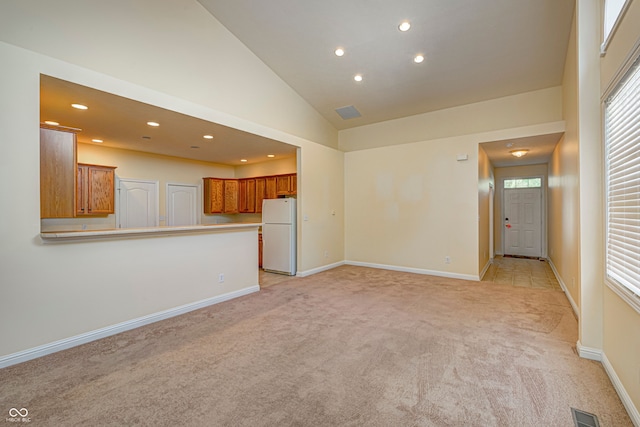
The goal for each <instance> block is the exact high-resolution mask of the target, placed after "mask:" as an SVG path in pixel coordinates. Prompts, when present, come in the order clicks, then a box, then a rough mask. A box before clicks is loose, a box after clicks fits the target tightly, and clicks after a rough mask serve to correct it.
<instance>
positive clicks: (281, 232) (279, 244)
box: [262, 197, 297, 276]
mask: <svg viewBox="0 0 640 427" xmlns="http://www.w3.org/2000/svg"><path fill="white" fill-rule="evenodd" d="M296 237H297V236H296V199H293V198H290V197H287V198H283V199H266V200H264V201H263V202H262V268H263V269H264V270H265V271H269V272H272V273H280V274H288V275H290V276H295V274H296Z"/></svg>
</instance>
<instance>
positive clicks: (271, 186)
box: [264, 176, 278, 199]
mask: <svg viewBox="0 0 640 427" xmlns="http://www.w3.org/2000/svg"><path fill="white" fill-rule="evenodd" d="M264 198H265V199H277V198H278V186H277V182H276V177H275V176H267V177H265V191H264Z"/></svg>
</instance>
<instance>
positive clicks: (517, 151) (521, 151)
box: [509, 148, 529, 158]
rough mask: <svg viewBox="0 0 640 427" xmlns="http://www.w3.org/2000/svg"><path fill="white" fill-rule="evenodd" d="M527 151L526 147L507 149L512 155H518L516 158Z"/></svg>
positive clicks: (524, 154)
mask: <svg viewBox="0 0 640 427" xmlns="http://www.w3.org/2000/svg"><path fill="white" fill-rule="evenodd" d="M528 152H529V150H527V149H526V148H519V149H517V150H511V151H509V153H511V155H512V156H513V157H518V158H520V157H522V156H526V155H527V153H528Z"/></svg>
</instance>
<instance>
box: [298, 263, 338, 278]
mask: <svg viewBox="0 0 640 427" xmlns="http://www.w3.org/2000/svg"><path fill="white" fill-rule="evenodd" d="M341 265H344V261H340V262H334V263H333V264H327V265H323V266H321V267H317V268H312V269H311V270H305V271H298V273H297V274H296V276H297V277H307V276H311V275H312V274H316V273H320V272H323V271H327V270H331V269H332V268H336V267H340V266H341Z"/></svg>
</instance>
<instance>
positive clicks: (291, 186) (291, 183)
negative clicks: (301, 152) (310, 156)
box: [276, 173, 298, 196]
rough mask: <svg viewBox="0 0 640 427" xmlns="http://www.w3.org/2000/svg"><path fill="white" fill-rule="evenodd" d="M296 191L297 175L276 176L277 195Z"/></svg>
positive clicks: (291, 194)
mask: <svg viewBox="0 0 640 427" xmlns="http://www.w3.org/2000/svg"><path fill="white" fill-rule="evenodd" d="M297 192H298V179H297V175H296V174H295V173H294V174H289V175H278V176H276V194H277V195H278V196H293V195H295V194H296V193H297Z"/></svg>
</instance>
